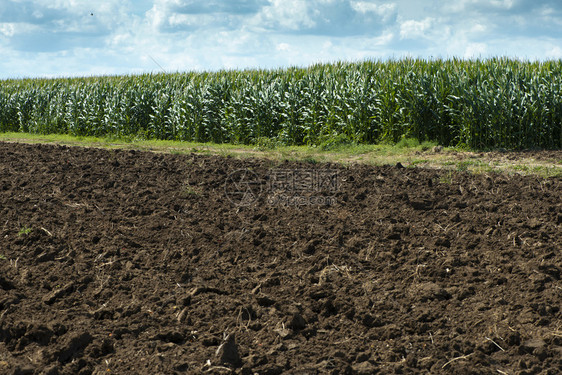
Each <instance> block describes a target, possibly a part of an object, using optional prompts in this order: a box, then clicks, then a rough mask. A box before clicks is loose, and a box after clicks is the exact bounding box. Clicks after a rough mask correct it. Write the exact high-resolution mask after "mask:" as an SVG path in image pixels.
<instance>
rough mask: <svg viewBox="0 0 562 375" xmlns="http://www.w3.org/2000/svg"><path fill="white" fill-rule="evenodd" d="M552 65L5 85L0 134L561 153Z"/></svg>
mask: <svg viewBox="0 0 562 375" xmlns="http://www.w3.org/2000/svg"><path fill="white" fill-rule="evenodd" d="M561 124H562V61H554V60H553V61H545V62H523V61H517V60H510V59H503V58H495V59H489V60H459V59H452V60H430V61H428V60H421V59H403V60H391V61H364V62H358V63H343V62H337V63H333V64H317V65H314V66H311V67H308V68H289V69H278V70H245V71H219V72H214V73H209V72H203V73H194V72H188V73H176V74H145V75H138V76H120V77H89V78H75V79H25V80H5V81H2V82H1V85H0V131H21V132H31V133H68V134H74V135H94V136H117V137H137V136H140V137H144V138H156V139H176V140H185V141H198V142H217V143H225V142H230V143H246V144H252V143H257V142H263V140H264V139H271V140H272V141H274V142H275V143H281V144H309V145H321V144H324V143H326V142H331V141H333V140H338V142H339V141H342V140H343V141H349V142H357V143H377V142H397V141H399V140H400V139H403V138H404V137H413V138H416V139H419V140H420V141H424V140H431V141H437V142H438V143H440V144H442V145H446V146H458V145H462V146H467V147H471V148H476V149H486V148H499V147H501V148H513V149H522V148H537V147H540V148H560V147H562V125H561Z"/></svg>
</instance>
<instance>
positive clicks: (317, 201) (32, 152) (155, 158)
mask: <svg viewBox="0 0 562 375" xmlns="http://www.w3.org/2000/svg"><path fill="white" fill-rule="evenodd" d="M552 152H553V151H551V153H552ZM554 153H558V154H557V155H555V158H556V159H557V160H562V152H558V151H554ZM322 173H329V177H330V179H329V182H330V183H333V184H331V185H330V184H328V185H322V186H317V185H314V183H312V182H311V181H313V182H314V181H315V180H314V179H315V178H318V175H319V174H322ZM283 174H284V175H283ZM288 175H290V176H292V177H291V178H293V179H299V181H296V182H295V181H292V182H288V181H287V180H283V178H285V177H286V176H288ZM283 176H285V177H283ZM307 176H308V177H307ZM311 176H312V177H311ZM307 178H308V179H307ZM276 179H277V180H276ZM310 179H311V180H310ZM280 197H284V199H280ZM295 197H296V198H298V199H294V198H295ZM561 249H562V179H561V178H560V177H557V178H548V179H545V178H539V177H533V176H519V175H507V174H481V175H471V174H468V173H462V172H451V171H440V170H431V169H422V168H403V167H401V165H393V166H385V167H372V166H365V165H351V166H342V165H335V164H314V163H296V162H286V161H278V162H276V161H266V160H257V159H249V160H238V159H235V158H224V157H220V156H202V155H196V154H192V155H169V154H153V153H148V152H139V151H134V150H129V151H120V150H115V151H110V150H100V149H93V148H90V149H88V148H78V147H66V146H53V145H25V144H13V143H0V373H1V374H51V375H54V374H82V375H85V374H109V373H111V374H184V373H211V374H215V373H216V374H223V373H240V374H254V373H258V374H283V373H287V374H316V373H331V374H375V373H381V374H392V373H397V374H416V373H443V374H559V373H560V369H561V368H562V311H561V301H562V281H561V277H562V250H561Z"/></svg>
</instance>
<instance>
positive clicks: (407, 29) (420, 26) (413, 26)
mask: <svg viewBox="0 0 562 375" xmlns="http://www.w3.org/2000/svg"><path fill="white" fill-rule="evenodd" d="M433 21H434V20H433V18H430V17H427V18H425V19H423V20H422V21H416V20H407V21H404V22H402V24H401V25H400V38H401V39H417V38H421V37H425V32H426V31H427V30H429V29H430V28H431V25H432V23H433Z"/></svg>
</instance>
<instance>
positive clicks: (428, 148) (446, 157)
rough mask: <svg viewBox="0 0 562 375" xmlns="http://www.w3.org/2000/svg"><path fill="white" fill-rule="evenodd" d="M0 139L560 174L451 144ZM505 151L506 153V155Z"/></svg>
mask: <svg viewBox="0 0 562 375" xmlns="http://www.w3.org/2000/svg"><path fill="white" fill-rule="evenodd" d="M0 141H4V142H19V143H45V144H59V145H67V146H80V147H95V148H105V149H134V150H140V151H151V152H164V153H172V154H190V153H200V154H208V155H221V156H232V157H238V158H246V157H257V158H266V159H272V160H294V161H308V162H313V163H319V162H332V163H342V164H353V163H365V164H370V165H389V164H396V163H401V164H403V165H404V166H406V167H412V168H415V167H425V168H437V169H449V170H458V171H467V172H472V173H491V172H505V173H518V174H525V175H536V176H540V177H562V160H552V161H544V160H542V161H538V160H534V159H532V158H529V157H525V155H524V154H520V157H518V158H516V160H512V159H514V158H501V157H496V156H491V155H492V153H488V152H472V151H466V150H460V149H454V148H441V147H436V145H435V144H434V143H429V142H424V143H422V144H420V143H419V142H417V141H415V140H414V141H411V142H410V141H407V142H400V143H398V144H396V145H387V144H381V145H354V144H342V145H335V146H334V147H330V148H328V149H325V148H322V147H309V146H267V147H263V146H259V145H258V146H255V145H252V146H248V145H232V144H211V143H194V142H179V141H163V140H141V139H118V138H113V137H112V138H98V137H74V136H70V135H61V134H48V135H43V134H29V133H0ZM507 154H509V153H507Z"/></svg>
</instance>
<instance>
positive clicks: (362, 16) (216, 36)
mask: <svg viewBox="0 0 562 375" xmlns="http://www.w3.org/2000/svg"><path fill="white" fill-rule="evenodd" d="M404 56H412V57H423V58H431V57H441V58H450V57H453V56H454V57H460V58H475V57H483V58H485V57H490V56H510V57H516V58H520V59H532V60H535V59H539V60H544V59H559V58H562V1H561V0H487V1H486V0H447V1H442V0H440V1H438V0H153V1H148V0H138V1H132V0H0V78H20V77H60V76H90V75H102V74H135V73H142V72H158V71H162V70H164V71H167V72H176V71H191V70H197V71H201V70H218V69H223V68H226V69H235V68H277V67H286V66H295V65H296V66H306V65H310V64H314V63H317V62H330V61H335V60H346V61H357V60H363V59H390V58H401V57H404Z"/></svg>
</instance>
